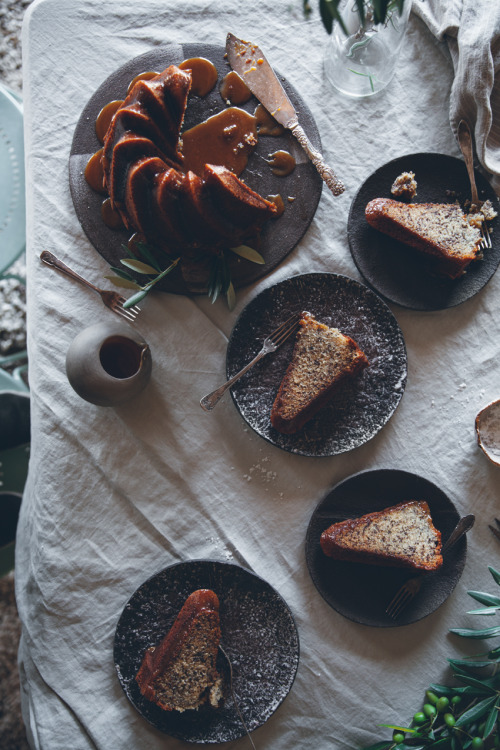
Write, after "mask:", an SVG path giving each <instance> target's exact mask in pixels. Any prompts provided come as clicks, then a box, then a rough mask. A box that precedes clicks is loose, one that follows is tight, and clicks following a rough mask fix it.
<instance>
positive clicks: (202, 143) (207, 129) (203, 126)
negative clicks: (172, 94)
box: [182, 107, 257, 176]
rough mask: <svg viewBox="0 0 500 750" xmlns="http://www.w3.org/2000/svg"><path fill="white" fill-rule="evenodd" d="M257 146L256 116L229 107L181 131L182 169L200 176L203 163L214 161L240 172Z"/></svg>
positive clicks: (238, 173) (213, 162)
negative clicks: (182, 132)
mask: <svg viewBox="0 0 500 750" xmlns="http://www.w3.org/2000/svg"><path fill="white" fill-rule="evenodd" d="M256 145H257V128H256V125H255V117H254V116H253V115H250V114H249V113H248V112H245V110H244V109H239V108H238V107H229V109H225V110H223V111H222V112H219V113H218V114H216V115H212V117H209V118H208V119H207V120H205V121H204V122H200V123H199V125H195V126H194V127H193V128H190V129H189V130H186V132H185V133H184V134H183V136H182V153H183V154H184V169H185V170H186V171H188V170H191V171H193V172H195V173H196V174H197V175H199V176H202V175H203V168H204V166H205V164H216V165H218V166H222V167H227V169H230V170H231V171H232V172H234V173H235V174H236V175H240V174H241V173H242V172H243V170H244V169H245V167H246V165H247V163H248V157H249V156H250V154H251V152H252V151H253V149H254V148H255V146H256Z"/></svg>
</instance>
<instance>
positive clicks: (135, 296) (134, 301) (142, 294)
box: [123, 289, 149, 309]
mask: <svg viewBox="0 0 500 750" xmlns="http://www.w3.org/2000/svg"><path fill="white" fill-rule="evenodd" d="M148 291H149V290H147V291H145V290H144V289H141V291H139V292H137V294H133V295H132V296H131V297H129V299H128V300H127V301H126V302H125V303H124V305H123V307H124V308H125V309H127V308H128V307H133V306H134V305H137V303H138V302H140V301H141V300H143V299H144V297H145V296H146V295H147V293H148Z"/></svg>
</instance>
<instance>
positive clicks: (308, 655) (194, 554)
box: [16, 0, 500, 750]
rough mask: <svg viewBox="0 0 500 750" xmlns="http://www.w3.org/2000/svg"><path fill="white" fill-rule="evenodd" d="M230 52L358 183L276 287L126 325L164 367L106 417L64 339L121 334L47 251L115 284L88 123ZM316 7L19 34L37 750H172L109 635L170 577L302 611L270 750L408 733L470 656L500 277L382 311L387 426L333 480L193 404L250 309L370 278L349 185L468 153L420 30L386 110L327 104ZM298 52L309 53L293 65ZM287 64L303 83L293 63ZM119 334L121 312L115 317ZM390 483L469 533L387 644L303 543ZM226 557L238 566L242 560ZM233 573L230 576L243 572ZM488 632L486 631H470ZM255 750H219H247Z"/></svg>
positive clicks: (139, 18)
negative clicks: (435, 602)
mask: <svg viewBox="0 0 500 750" xmlns="http://www.w3.org/2000/svg"><path fill="white" fill-rule="evenodd" d="M227 31H232V32H233V33H234V34H236V35H237V36H240V37H243V38H245V39H251V40H255V41H257V42H258V43H259V44H260V46H261V47H262V48H263V49H264V50H265V52H266V54H267V56H268V58H269V60H270V61H271V63H272V64H273V65H275V66H276V68H277V69H278V70H280V71H283V72H285V73H286V75H287V77H288V79H289V81H290V82H291V83H292V85H293V86H294V87H295V88H296V89H297V90H298V91H299V92H300V94H301V96H302V97H303V98H304V99H305V101H306V102H307V104H308V105H309V107H310V109H311V110H312V112H313V114H314V117H315V119H316V122H317V125H318V128H319V131H320V134H321V138H322V143H323V151H324V154H325V157H326V158H327V160H328V161H329V162H330V163H331V165H332V166H333V167H334V168H335V169H336V170H337V171H338V173H339V175H340V176H341V177H342V178H343V179H344V180H345V183H346V185H347V189H346V192H345V193H344V194H343V195H342V196H341V197H338V198H334V197H333V196H332V195H331V194H330V193H329V191H328V190H327V189H326V188H324V189H323V193H322V197H321V200H320V204H319V208H318V211H317V213H316V216H315V218H314V220H313V222H312V224H311V226H310V228H309V230H308V231H307V233H306V235H305V237H304V238H303V240H302V241H301V242H300V244H299V246H298V247H297V248H296V249H295V250H294V251H293V252H292V254H291V255H290V256H289V257H288V258H287V259H286V261H285V262H283V263H282V264H281V265H280V266H279V267H278V268H277V269H276V270H275V271H274V272H273V273H272V274H271V275H270V276H269V277H267V278H265V279H263V280H261V281H259V282H258V283H256V284H254V285H252V286H250V287H248V288H245V289H243V290H241V291H239V292H238V295H237V305H236V308H235V310H233V311H232V312H228V310H227V308H226V306H225V303H224V302H223V301H218V302H217V303H216V304H214V305H212V304H211V303H210V302H209V300H207V299H205V298H192V299H190V298H188V297H179V296H174V295H168V294H162V293H158V294H153V295H150V297H149V298H148V299H147V300H145V301H144V303H143V305H142V307H143V312H142V313H141V316H140V320H139V322H138V323H137V326H138V328H139V329H140V330H141V332H142V333H143V335H144V336H145V338H146V339H147V340H148V342H149V344H150V347H151V350H152V356H153V361H154V365H153V376H152V381H151V383H150V385H149V386H148V388H147V389H146V390H145V391H144V392H143V393H142V394H141V395H140V396H139V397H137V398H136V399H135V400H134V401H132V402H130V403H129V404H127V405H124V406H121V407H118V408H112V409H105V408H100V407H97V406H92V405H90V404H88V403H86V402H84V401H83V400H81V399H80V398H79V397H78V396H77V395H76V393H75V392H74V391H73V390H72V389H71V387H70V385H69V383H68V381H67V379H66V375H65V357H66V352H67V350H68V347H69V345H70V343H71V341H72V340H73V338H74V337H75V336H76V335H77V334H78V333H79V332H80V331H81V330H82V329H83V328H84V327H86V326H88V325H90V324H91V323H93V322H97V321H100V320H102V319H103V318H104V317H105V315H107V314H108V313H107V312H106V311H105V309H104V308H103V306H102V303H101V301H100V300H99V298H98V297H97V296H96V295H94V294H93V293H92V292H90V291H87V290H85V289H84V288H83V287H82V288H80V286H78V285H76V284H74V283H72V282H70V281H69V280H66V279H64V278H62V277H61V276H59V275H58V274H56V273H55V272H53V271H51V270H50V269H47V268H46V267H45V266H43V265H42V264H41V262H40V261H39V257H38V256H39V254H40V252H41V251H42V250H43V249H44V248H47V249H50V250H52V251H53V252H54V253H55V254H56V255H57V256H58V257H60V258H61V259H63V260H64V261H66V262H67V263H68V264H69V265H71V266H72V267H74V268H75V269H76V270H78V271H80V272H81V273H82V274H83V275H85V276H87V277H88V278H91V279H92V280H94V281H96V282H99V281H100V280H102V277H103V276H104V274H105V273H106V272H107V271H108V268H107V264H106V263H105V262H104V261H103V260H102V259H101V257H100V256H99V255H98V254H97V252H96V251H95V250H94V248H93V247H92V246H91V245H90V243H89V242H88V240H87V239H86V237H85V235H84V233H83V230H82V229H81V227H80V224H79V222H78V220H77V218H76V215H75V212H74V209H73V204H72V200H71V196H70V192H69V186H68V158H69V151H70V146H71V140H72V137H73V131H74V128H75V125H76V123H77V121H78V118H79V115H80V113H81V111H82V108H83V107H84V105H85V104H86V102H87V100H88V99H89V98H90V96H91V95H92V93H93V92H94V90H95V89H96V88H97V87H98V86H99V84H100V83H101V82H102V81H103V80H104V79H106V78H107V76H108V75H109V74H110V73H112V72H113V71H114V70H115V69H116V68H117V67H119V66H120V65H122V64H123V63H124V62H126V61H127V60H129V59H130V58H132V57H134V56H136V55H138V54H141V53H144V52H147V51H148V50H150V49H151V48H152V47H153V46H155V45H160V44H163V43H166V42H177V43H181V42H185V41H195V42H206V43H211V44H220V45H223V44H224V42H225V36H226V33H227ZM326 40H327V37H326V33H325V32H324V31H323V28H322V26H321V22H320V19H319V14H318V10H317V7H316V6H315V4H314V3H313V13H312V15H311V17H310V18H309V19H308V20H305V19H304V17H303V15H302V3H301V1H300V0H293V1H292V0H286V1H285V0H272V2H271V0H260V1H259V2H258V3H234V2H233V0H219V1H218V2H216V3H214V2H211V0H190V2H188V3H186V2H182V1H181V0H143V2H141V3H137V2H131V0H108V2H106V3H102V2H101V0H73V1H72V2H67V0H36V1H35V3H34V4H33V5H32V7H31V8H30V10H29V12H28V16H27V18H26V20H25V24H24V30H23V54H24V86H25V88H24V111H25V134H26V165H27V186H28V203H27V217H28V218H27V221H28V226H27V263H28V335H29V362H30V386H31V399H32V448H31V463H30V472H29V478H28V483H27V487H26V492H25V497H24V501H23V507H22V513H21V518H20V523H19V531H18V543H17V570H16V585H17V599H18V605H19V611H20V616H21V619H22V624H23V631H22V643H21V648H20V666H21V674H22V684H23V702H24V711H25V720H26V723H27V727H28V733H29V735H30V738H31V740H30V741H31V744H32V747H33V748H44V750H59V749H60V750H67V749H68V748H70V747H71V748H74V749H75V750H76V749H78V750H83V749H86V748H99V749H100V750H119V749H121V748H123V749H125V748H126V749H127V750H131V749H132V748H141V750H143V749H145V748H148V750H149V749H151V750H156V749H159V748H163V747H169V748H181V747H184V746H185V745H184V743H182V742H180V741H177V740H173V739H171V738H169V737H166V736H165V735H162V734H161V733H159V732H157V731H156V730H155V729H153V728H152V727H151V726H150V725H149V724H148V723H147V722H145V721H144V720H143V719H142V717H141V716H140V715H139V714H138V713H137V712H136V711H135V710H134V708H133V707H132V706H131V705H130V703H129V702H128V700H127V699H126V697H125V695H124V694H123V692H122V689H121V687H120V684H119V682H118V680H117V678H116V674H115V669H114V665H113V637H114V631H115V627H116V623H117V620H118V617H119V615H120V613H121V611H122V609H123V606H124V604H125V603H126V601H127V600H128V598H129V597H130V595H131V594H132V593H133V592H134V590H135V589H136V588H137V587H138V586H139V585H140V584H141V583H142V582H143V581H144V580H145V579H146V578H148V577H149V576H150V575H152V574H154V573H155V572H157V571H159V570H161V569H162V568H164V567H166V566H167V565H169V564H171V563H174V562H177V561H180V560H187V559H194V558H205V557H206V558H217V559H221V560H233V561H234V562H238V561H239V559H244V560H245V561H246V562H247V563H248V564H249V565H250V566H251V567H252V568H253V570H254V571H255V572H256V573H257V574H259V575H260V576H262V577H263V578H265V579H266V580H267V581H269V583H270V584H272V585H273V586H274V587H275V588H276V589H277V590H278V591H279V592H280V593H281V594H282V596H283V597H284V598H285V600H286V601H287V602H288V604H289V605H290V607H291V610H292V612H293V615H294V617H295V619H296V623H297V626H298V631H299V637H300V644H301V657H300V665H299V669H298V674H297V678H296V681H295V683H294V685H293V688H292V691H291V693H290V695H289V696H288V697H287V699H286V700H285V702H284V703H283V705H282V706H281V707H280V708H279V710H278V711H277V712H276V714H275V715H274V716H273V717H272V718H271V719H270V720H269V721H268V722H267V723H266V724H265V725H264V726H263V727H261V728H260V729H258V730H257V731H256V732H255V733H254V740H255V743H256V745H257V747H258V748H259V750H263V748H266V749H267V750H282V749H283V748H290V747H294V748H301V749H303V748H320V749H321V750H323V748H325V749H326V748H337V749H339V748H355V747H360V746H363V745H365V744H369V743H370V742H373V741H375V739H377V738H378V737H380V738H382V737H387V736H388V735H387V734H384V732H386V730H379V729H377V727H376V725H377V724H379V723H381V722H384V721H386V722H387V721H388V722H390V723H391V722H394V723H398V722H402V723H404V722H406V721H408V720H409V718H410V717H411V715H412V714H413V712H414V711H416V710H417V709H418V708H419V707H420V704H421V700H422V698H423V693H424V690H425V689H426V687H427V686H428V683H429V682H433V681H434V682H439V681H441V680H444V679H446V677H447V674H448V673H447V669H446V657H447V656H451V655H452V654H457V653H461V651H462V650H463V644H462V643H457V641H456V640H451V639H450V638H449V637H447V631H448V628H449V627H453V626H458V625H463V624H465V623H466V622H467V621H470V620H471V618H467V617H466V616H465V614H464V613H465V611H466V610H467V609H469V608H470V606H469V603H470V601H471V600H470V599H469V598H468V596H467V594H466V592H467V590H468V589H471V588H474V589H482V590H492V589H493V588H494V584H493V582H492V579H491V577H490V575H489V573H488V571H487V565H488V564H492V565H494V566H499V567H500V546H499V543H498V542H497V540H495V539H494V538H493V536H492V535H491V533H490V531H489V530H488V527H487V523H488V522H491V520H492V519H493V517H494V516H495V515H498V509H497V506H498V500H499V477H500V473H499V472H500V470H499V469H497V468H495V467H494V466H493V465H491V464H489V463H488V461H487V460H486V458H485V457H484V456H483V455H482V453H481V452H480V451H479V449H478V447H477V445H476V442H475V434H474V417H475V415H476V413H477V412H478V410H479V409H480V408H481V407H482V406H483V405H484V404H486V403H487V402H488V401H490V400H492V399H493V398H495V397H498V396H500V382H499V380H500V378H499V368H498V353H499V347H498V341H499V334H500V276H499V275H498V274H496V276H494V277H493V279H492V280H491V281H490V283H489V284H488V285H487V286H486V287H485V288H484V289H483V290H482V291H481V292H480V293H479V294H478V295H477V296H476V297H474V298H473V299H471V300H469V301H468V302H466V303H464V304H462V305H460V306H459V307H456V308H453V309H449V310H443V311H439V312H430V313H422V312H414V311H411V310H405V309H402V308H399V307H397V306H393V308H392V309H393V312H394V314H395V316H396V318H397V320H398V322H399V324H400V326H401V328H402V331H403V334H404V337H405V341H406V346H407V350H408V362H409V370H408V382H407V387H406V392H405V394H404V397H403V399H402V402H401V404H400V406H399V407H398V409H397V411H396V413H395V414H394V416H393V417H392V419H391V420H390V422H389V423H388V424H387V426H386V427H385V428H384V429H383V430H382V431H381V432H380V433H379V434H378V435H377V436H376V437H375V438H374V439H373V440H371V441H370V442H369V443H367V444H365V445H364V446H363V447H361V448H358V449H356V450H354V451H352V452H350V453H347V454H344V455H340V456H336V457H331V458H320V459H314V458H307V457H301V456H296V455H291V454H288V453H285V452H283V451H281V450H279V449H278V448H275V447H273V446H272V445H269V444H268V443H266V442H264V441H263V440H261V439H260V438H259V437H258V436H257V435H256V434H255V433H254V432H253V431H252V430H251V429H250V428H248V427H247V426H246V424H245V423H244V422H243V420H242V419H241V417H240V416H239V414H238V413H237V411H236V409H235V408H234V406H233V403H232V400H231V398H230V397H226V398H225V400H224V401H223V402H222V403H221V404H220V405H219V406H218V407H217V409H216V410H215V411H214V412H213V413H211V414H207V413H204V412H203V411H202V410H201V409H200V406H199V403H198V402H199V398H200V396H202V395H203V394H204V393H206V392H207V391H209V390H211V389H212V388H214V387H216V386H217V385H219V384H220V383H221V382H222V381H223V380H224V377H225V351H226V344H227V340H228V336H229V334H230V332H231V329H232V326H233V325H234V322H235V320H236V318H237V316H238V314H239V313H240V311H241V310H242V309H243V307H244V306H245V305H246V304H247V303H248V302H249V300H251V299H252V298H253V297H254V296H255V295H256V294H257V293H258V292H259V291H260V290H262V289H264V288H265V287H266V286H268V285H270V284H272V283H275V282H276V281H278V280H280V279H283V278H286V277H288V276H290V275H293V274H296V273H307V272H311V271H330V272H336V273H340V274H345V275H347V276H351V277H353V278H355V279H358V280H360V277H359V274H358V272H357V270H356V267H355V265H354V262H353V260H352V258H351V255H350V253H349V249H348V244H347V232H346V223H347V214H348V210H349V206H350V204H351V201H352V199H353V196H354V195H355V193H356V191H357V189H358V187H359V186H360V184H361V183H362V182H363V181H364V180H365V179H366V178H367V177H368V176H369V175H370V174H371V173H372V172H373V171H374V170H375V169H376V168H377V167H379V166H381V165H382V164H384V163H385V162H386V161H388V160H389V159H391V158H395V157H397V156H400V155H403V154H406V153H414V152H421V151H435V152H441V153H445V154H451V155H456V156H457V155H458V149H457V146H456V143H455V141H454V138H453V135H452V132H451V129H450V124H449V119H448V108H449V93H450V88H451V84H452V80H453V66H452V63H451V59H450V57H449V53H448V51H447V49H446V46H445V44H444V43H440V42H438V41H436V40H435V39H434V37H433V36H432V35H431V33H430V32H429V30H428V29H427V27H426V26H425V25H424V23H423V22H422V21H421V20H419V19H418V18H416V17H414V16H412V17H411V19H410V26H409V31H408V35H407V39H406V42H405V45H404V47H403V51H402V56H401V63H400V65H399V67H398V70H397V73H396V76H395V78H394V80H393V81H392V83H391V85H390V86H389V88H388V89H387V90H386V91H385V92H384V93H383V94H382V95H380V96H378V97H376V98H373V99H368V100H359V101H356V100H351V99H346V98H343V97H342V96H341V95H340V94H337V93H335V92H334V91H333V90H332V89H331V87H330V86H329V85H328V83H327V81H326V80H325V77H324V75H323V67H322V55H323V50H324V47H325V45H326ZM298 52H300V54H298ZM292 61H293V63H292ZM109 315H110V313H109ZM375 468H401V469H405V470H407V471H410V472H414V473H416V474H420V475H423V476H425V477H427V478H428V479H430V480H431V481H433V482H435V483H436V484H437V485H438V486H440V487H441V488H442V489H443V490H444V491H445V492H446V493H447V494H448V495H449V496H450V498H451V499H452V500H453V501H454V503H455V504H456V506H457V508H458V510H459V511H460V512H463V513H466V512H474V513H475V514H476V516H477V522H476V526H475V527H474V529H473V530H472V532H471V534H470V535H469V551H468V559H467V565H466V568H465V571H464V574H463V576H462V579H461V580H460V582H459V584H458V586H457V588H456V589H455V591H454V593H453V595H452V596H451V597H450V598H449V599H448V600H447V602H446V603H445V604H444V605H443V606H442V607H441V608H440V609H439V610H438V611H437V612H435V613H434V614H432V615H431V616H429V617H428V618H426V619H425V620H423V621H421V622H419V623H417V624H414V625H411V626H408V627H403V628H388V629H374V628H370V627H367V626H363V625H357V624H354V623H352V622H351V621H349V620H347V619H344V618H343V617H342V616H340V615H339V614H337V613H336V612H335V611H334V610H333V609H331V608H330V607H329V606H328V605H327V604H326V603H325V602H324V601H323V599H322V598H321V596H320V595H319V593H318V592H317V590H316V589H315V587H314V585H313V584H312V582H311V579H310V576H309V573H308V571H307V567H306V562H305V554H304V539H305V532H306V528H307V524H308V521H309V519H310V517H311V514H312V512H313V510H314V508H315V507H316V504H317V503H318V502H319V500H320V499H321V498H323V497H324V496H325V495H326V494H327V493H328V491H329V490H330V488H331V487H332V486H334V485H335V484H336V483H337V482H338V481H340V480H341V479H343V478H345V477H348V476H349V475H351V474H353V473H355V472H358V471H363V470H367V469H375ZM236 551H237V552H236ZM240 556H241V557H240ZM474 624H475V623H474ZM246 742H247V740H246V739H245V738H244V739H241V740H239V741H238V742H234V743H230V745H228V746H230V747H236V746H238V747H239V746H241V747H245V746H246V744H245V743H246Z"/></svg>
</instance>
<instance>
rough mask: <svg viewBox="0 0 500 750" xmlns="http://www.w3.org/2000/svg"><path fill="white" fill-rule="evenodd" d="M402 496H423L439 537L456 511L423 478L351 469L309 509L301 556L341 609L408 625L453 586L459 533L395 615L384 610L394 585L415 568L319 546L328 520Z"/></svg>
mask: <svg viewBox="0 0 500 750" xmlns="http://www.w3.org/2000/svg"><path fill="white" fill-rule="evenodd" d="M405 500H426V501H427V503H428V504H429V508H430V511H431V516H432V520H433V522H434V525H435V526H436V528H437V529H438V530H439V531H440V532H441V535H442V540H443V542H445V541H446V540H447V539H448V537H449V535H450V533H451V532H452V531H453V529H454V527H455V526H456V524H457V522H458V519H459V514H458V512H457V510H456V508H455V506H454V505H453V503H452V502H451V501H450V500H449V499H448V497H447V496H446V495H445V493H444V492H443V491H442V490H440V489H439V488H438V487H436V485H434V484H433V483H432V482H430V481H429V480H427V479H424V478H422V477H419V476H417V475H415V474H410V473H408V472H406V471H398V470H395V469H379V470H376V471H366V472H363V473H361V474H355V475H354V476H352V477H349V478H348V479H345V480H344V481H343V482H340V483H339V484H337V485H336V487H334V488H333V490H332V491H331V492H330V493H329V494H328V495H327V496H326V497H325V499H324V500H322V501H321V502H320V504H319V505H318V507H317V508H316V510H315V511H314V513H313V515H312V518H311V521H310V523H309V527H308V529H307V535H306V559H307V565H308V568H309V572H310V574H311V578H312V579H313V582H314V585H315V586H316V588H317V589H318V591H319V593H320V594H321V596H322V597H323V598H324V599H325V601H327V602H328V604H329V605H330V606H331V607H333V609H335V610H337V612H339V613H340V614H341V615H343V616H344V617H347V618H348V619H349V620H354V622H359V623H362V624H363V625H374V626H377V627H392V626H397V625H409V624H410V623H412V622H417V620H421V619H422V618H423V617H426V616H427V615H430V614H431V612H434V611H435V610H436V609H437V608H438V607H439V606H440V605H441V604H442V603H443V602H444V601H445V600H446V599H447V598H448V596H449V595H450V594H451V592H452V591H453V589H454V588H455V586H456V584H457V582H458V580H459V578H460V576H461V575H462V571H463V568H464V565H465V557H466V551H467V542H466V539H465V537H463V538H462V539H461V540H460V541H459V542H457V543H456V544H455V545H454V546H453V547H451V548H450V549H449V550H448V552H446V553H445V555H444V562H443V565H442V567H441V568H440V569H439V570H437V571H435V572H433V573H428V574H427V575H426V576H425V577H424V578H423V582H422V588H421V589H420V592H419V593H418V594H417V595H416V596H415V598H414V599H413V601H412V602H410V603H409V604H408V605H407V607H406V609H404V610H403V612H402V613H401V616H400V617H399V618H397V619H396V620H391V618H390V617H389V616H388V615H386V613H385V610H386V607H387V606H388V604H389V602H390V601H391V599H392V598H393V596H394V595H395V594H396V592H397V591H398V589H399V587H400V586H402V584H403V583H404V582H405V581H406V580H408V579H409V578H412V577H413V576H414V575H415V572H412V571H408V570H398V569H397V568H383V567H379V566H374V565H365V564H361V563H351V562H343V561H339V560H332V559H331V558H329V557H327V556H326V555H325V554H323V551H322V550H321V547H320V543H319V540H320V536H321V534H322V532H323V531H324V530H325V529H327V528H328V527H329V526H331V524H332V523H337V522H338V521H344V520H345V519H347V518H357V517H359V516H363V515H365V514H366V513H372V512H374V511H378V510H383V509H384V508H388V507H390V506H392V505H397V503H400V502H403V501H405Z"/></svg>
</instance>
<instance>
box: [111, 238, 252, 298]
mask: <svg viewBox="0 0 500 750" xmlns="http://www.w3.org/2000/svg"><path fill="white" fill-rule="evenodd" d="M122 247H123V249H124V250H125V251H126V252H127V255H128V257H127V258H122V259H120V263H121V264H122V265H121V266H110V269H111V270H112V271H113V272H114V275H113V276H105V278H106V279H108V281H111V283H112V284H114V285H115V286H117V287H120V288H121V289H133V290H135V294H133V295H132V296H131V297H129V298H128V299H127V301H126V302H125V303H124V305H123V307H124V308H128V307H132V306H133V305H136V304H137V303H138V302H140V301H141V300H143V299H144V297H146V295H147V294H149V292H150V291H151V290H152V289H153V288H154V286H155V285H156V284H157V283H158V282H159V281H161V280H162V279H164V278H165V276H167V275H168V274H169V273H171V272H172V271H173V270H174V269H175V268H176V267H177V265H178V263H179V262H180V260H181V258H180V257H178V258H170V257H169V256H167V257H168V258H169V264H168V266H167V267H166V268H162V266H161V264H160V263H159V261H158V259H157V252H156V251H155V248H154V247H152V246H151V245H148V244H147V243H145V242H138V243H137V245H136V249H137V253H138V255H139V256H140V258H137V257H136V256H135V255H134V254H132V253H131V251H130V249H129V248H128V247H127V246H126V245H122ZM230 253H234V254H235V255H239V256H240V257H241V258H245V259H246V260H249V261H250V262H252V263H258V264H264V263H265V260H264V258H263V257H262V255H261V254H260V253H259V252H257V250H255V249H254V248H253V247H249V246H248V245H238V247H231V248H225V249H223V250H220V251H219V252H218V253H217V254H215V255H214V256H213V258H212V260H211V263H210V271H209V277H208V282H207V294H208V296H209V297H210V299H211V300H212V302H215V301H216V300H217V299H218V298H219V296H225V297H226V301H227V305H228V307H229V309H230V310H232V309H233V308H234V305H235V303H236V295H235V291H234V286H233V282H232V280H231V271H230V268H229V261H228V258H229V254H230ZM132 272H133V273H132ZM137 274H139V275H140V276H147V277H148V281H147V282H146V283H144V284H139V282H138V281H137V280H136V275H137Z"/></svg>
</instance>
